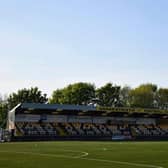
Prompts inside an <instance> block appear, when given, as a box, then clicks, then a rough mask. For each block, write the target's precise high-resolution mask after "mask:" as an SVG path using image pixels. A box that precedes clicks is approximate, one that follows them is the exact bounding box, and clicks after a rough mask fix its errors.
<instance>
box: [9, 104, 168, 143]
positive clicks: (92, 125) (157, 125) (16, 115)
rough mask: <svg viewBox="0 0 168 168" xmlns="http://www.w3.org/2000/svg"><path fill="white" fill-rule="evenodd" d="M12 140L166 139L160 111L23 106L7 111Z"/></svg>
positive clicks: (166, 120)
mask: <svg viewBox="0 0 168 168" xmlns="http://www.w3.org/2000/svg"><path fill="white" fill-rule="evenodd" d="M7 129H8V130H9V131H10V132H11V133H12V138H11V139H12V140H14V141H15V140H32V141H33V140H168V113H167V111H162V110H156V109H154V110H151V109H129V108H111V109H110V108H107V109H105V108H100V107H99V108H96V107H93V106H79V105H76V106H75V105H58V104H52V105H50V104H31V103H23V104H19V105H18V106H16V107H15V108H14V109H12V110H11V111H9V114H8V122H7Z"/></svg>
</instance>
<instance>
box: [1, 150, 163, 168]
mask: <svg viewBox="0 0 168 168" xmlns="http://www.w3.org/2000/svg"><path fill="white" fill-rule="evenodd" d="M63 151H70V150H63ZM71 151H72V150H71ZM0 152H2V153H16V154H29V155H38V156H47V157H60V158H70V159H72V158H73V159H83V160H92V161H98V162H107V163H116V164H121V165H130V166H137V167H149V168H164V167H162V166H156V165H148V164H139V163H131V162H120V161H114V160H105V159H96V158H86V157H85V156H88V155H89V153H87V152H81V153H83V155H80V156H74V157H73V156H66V155H56V154H43V153H33V152H15V151H0ZM73 152H77V151H73Z"/></svg>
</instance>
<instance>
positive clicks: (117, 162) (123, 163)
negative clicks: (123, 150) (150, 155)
mask: <svg viewBox="0 0 168 168" xmlns="http://www.w3.org/2000/svg"><path fill="white" fill-rule="evenodd" d="M81 159H85V160H93V161H98V162H108V163H116V164H122V165H130V166H137V167H151V168H164V167H162V166H155V165H148V164H140V163H131V162H120V161H114V160H104V159H94V158H81Z"/></svg>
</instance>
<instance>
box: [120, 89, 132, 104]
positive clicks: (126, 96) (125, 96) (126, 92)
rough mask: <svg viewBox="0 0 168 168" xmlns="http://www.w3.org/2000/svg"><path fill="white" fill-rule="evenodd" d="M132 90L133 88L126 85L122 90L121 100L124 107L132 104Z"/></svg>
mask: <svg viewBox="0 0 168 168" xmlns="http://www.w3.org/2000/svg"><path fill="white" fill-rule="evenodd" d="M130 92H131V88H130V87H129V86H124V87H123V88H121V90H120V102H121V105H122V106H123V107H129V106H130Z"/></svg>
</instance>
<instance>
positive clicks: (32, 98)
mask: <svg viewBox="0 0 168 168" xmlns="http://www.w3.org/2000/svg"><path fill="white" fill-rule="evenodd" d="M24 102H27V103H49V104H55V103H58V104H75V105H99V106H108V107H140V108H159V109H167V108H168V88H159V87H158V86H157V85H156V84H150V83H148V84H141V85H140V86H138V87H136V88H131V87H129V86H124V87H121V86H118V85H114V84H113V83H106V84H105V85H104V86H102V87H99V88H96V86H95V85H94V84H91V83H84V82H79V83H74V84H69V85H68V86H66V87H64V88H60V89H56V90H54V91H53V93H52V95H51V96H50V97H47V94H45V93H43V92H42V91H41V90H39V88H38V87H31V88H28V89H27V88H24V89H20V90H18V91H17V92H16V93H11V94H10V95H9V96H7V97H6V98H2V96H1V97H0V127H1V126H3V124H5V118H6V117H7V112H8V111H9V110H10V109H12V108H13V107H15V106H16V105H17V104H18V103H24Z"/></svg>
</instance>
